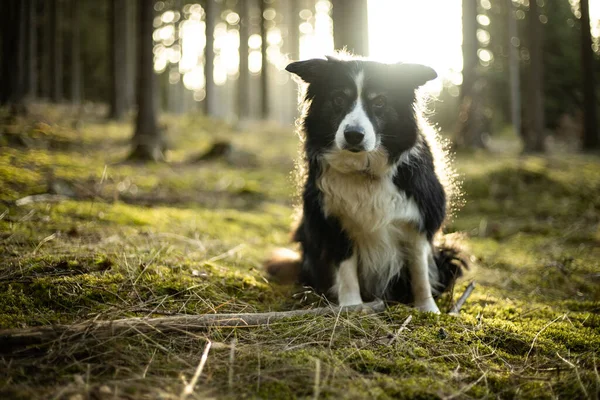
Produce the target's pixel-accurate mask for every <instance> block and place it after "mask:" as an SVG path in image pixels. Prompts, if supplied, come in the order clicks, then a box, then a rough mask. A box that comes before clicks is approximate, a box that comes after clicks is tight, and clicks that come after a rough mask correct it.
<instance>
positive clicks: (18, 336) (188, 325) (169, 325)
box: [0, 301, 385, 353]
mask: <svg viewBox="0 0 600 400" xmlns="http://www.w3.org/2000/svg"><path fill="white" fill-rule="evenodd" d="M384 310H385V304H384V303H383V302H382V301H377V302H373V303H367V304H361V305H357V306H350V307H342V308H340V307H334V306H330V307H320V308H313V309H310V310H294V311H279V312H268V313H247V314H205V315H173V316H166V317H157V318H146V317H136V318H124V319H117V320H113V321H90V322H82V323H78V324H73V325H51V326H41V327H32V328H26V329H7V330H0V353H5V352H13V351H14V350H15V349H16V348H17V347H19V346H27V345H35V344H43V343H48V342H51V341H53V340H57V339H61V338H66V339H68V340H73V339H74V337H81V336H86V335H89V336H93V337H95V338H100V337H108V336H115V335H118V334H127V333H131V334H133V333H148V332H162V333H167V332H181V331H186V332H194V331H202V330H205V329H207V328H211V327H213V328H226V327H228V328H233V327H252V326H263V325H269V324H271V323H273V322H279V321H281V320H284V319H287V318H293V317H298V316H320V315H338V314H339V313H340V312H341V311H350V312H356V311H361V312H365V313H368V314H373V313H378V312H382V311H384Z"/></svg>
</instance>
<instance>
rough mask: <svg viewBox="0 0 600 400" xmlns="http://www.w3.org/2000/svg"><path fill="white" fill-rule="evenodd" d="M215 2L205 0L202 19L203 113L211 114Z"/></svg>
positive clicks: (212, 110)
mask: <svg viewBox="0 0 600 400" xmlns="http://www.w3.org/2000/svg"><path fill="white" fill-rule="evenodd" d="M246 1H247V0H246ZM218 14H219V13H218V9H217V4H215V3H214V0H206V3H205V5H204V21H205V23H206V31H205V34H206V46H205V47H204V76H205V84H204V93H205V95H204V104H203V106H204V107H203V108H204V114H205V115H213V113H214V109H213V103H214V99H213V97H214V95H215V89H216V88H215V80H214V78H213V76H214V68H215V48H214V43H215V20H216V18H217V16H218Z"/></svg>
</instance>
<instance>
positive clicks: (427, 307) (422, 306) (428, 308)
mask: <svg viewBox="0 0 600 400" xmlns="http://www.w3.org/2000/svg"><path fill="white" fill-rule="evenodd" d="M415 308H416V309H417V310H419V311H424V312H430V313H434V314H440V309H439V308H438V306H437V304H435V301H434V300H433V299H428V300H426V301H424V302H422V303H417V304H415Z"/></svg>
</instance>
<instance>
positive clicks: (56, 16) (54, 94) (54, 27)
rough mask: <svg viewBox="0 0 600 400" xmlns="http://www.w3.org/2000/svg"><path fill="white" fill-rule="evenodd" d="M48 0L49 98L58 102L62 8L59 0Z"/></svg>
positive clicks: (61, 69)
mask: <svg viewBox="0 0 600 400" xmlns="http://www.w3.org/2000/svg"><path fill="white" fill-rule="evenodd" d="M48 1H49V2H50V4H51V5H50V7H51V8H50V13H51V15H50V26H51V28H50V29H51V33H52V36H51V37H52V51H51V53H50V58H51V60H50V67H51V69H52V72H51V80H50V86H51V93H50V96H51V99H52V101H53V102H55V103H59V102H61V101H62V99H63V37H62V9H61V1H60V0H48Z"/></svg>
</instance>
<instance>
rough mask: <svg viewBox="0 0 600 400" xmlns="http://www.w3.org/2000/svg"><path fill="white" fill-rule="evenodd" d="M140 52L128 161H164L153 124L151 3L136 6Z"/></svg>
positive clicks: (147, 0)
mask: <svg viewBox="0 0 600 400" xmlns="http://www.w3.org/2000/svg"><path fill="white" fill-rule="evenodd" d="M138 18H139V20H138V25H139V26H138V28H139V36H138V40H139V50H140V55H139V57H138V88H137V108H138V113H137V118H136V122H135V133H134V135H133V138H132V145H133V151H132V152H131V154H130V155H129V159H130V160H140V161H159V160H162V159H164V150H165V148H164V142H163V137H162V135H161V132H160V130H159V129H158V126H157V123H156V94H157V87H156V86H157V85H156V76H155V74H154V54H153V52H152V50H153V47H154V46H153V40H152V33H153V30H154V28H153V25H152V24H153V20H154V0H140V2H139V5H138Z"/></svg>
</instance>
